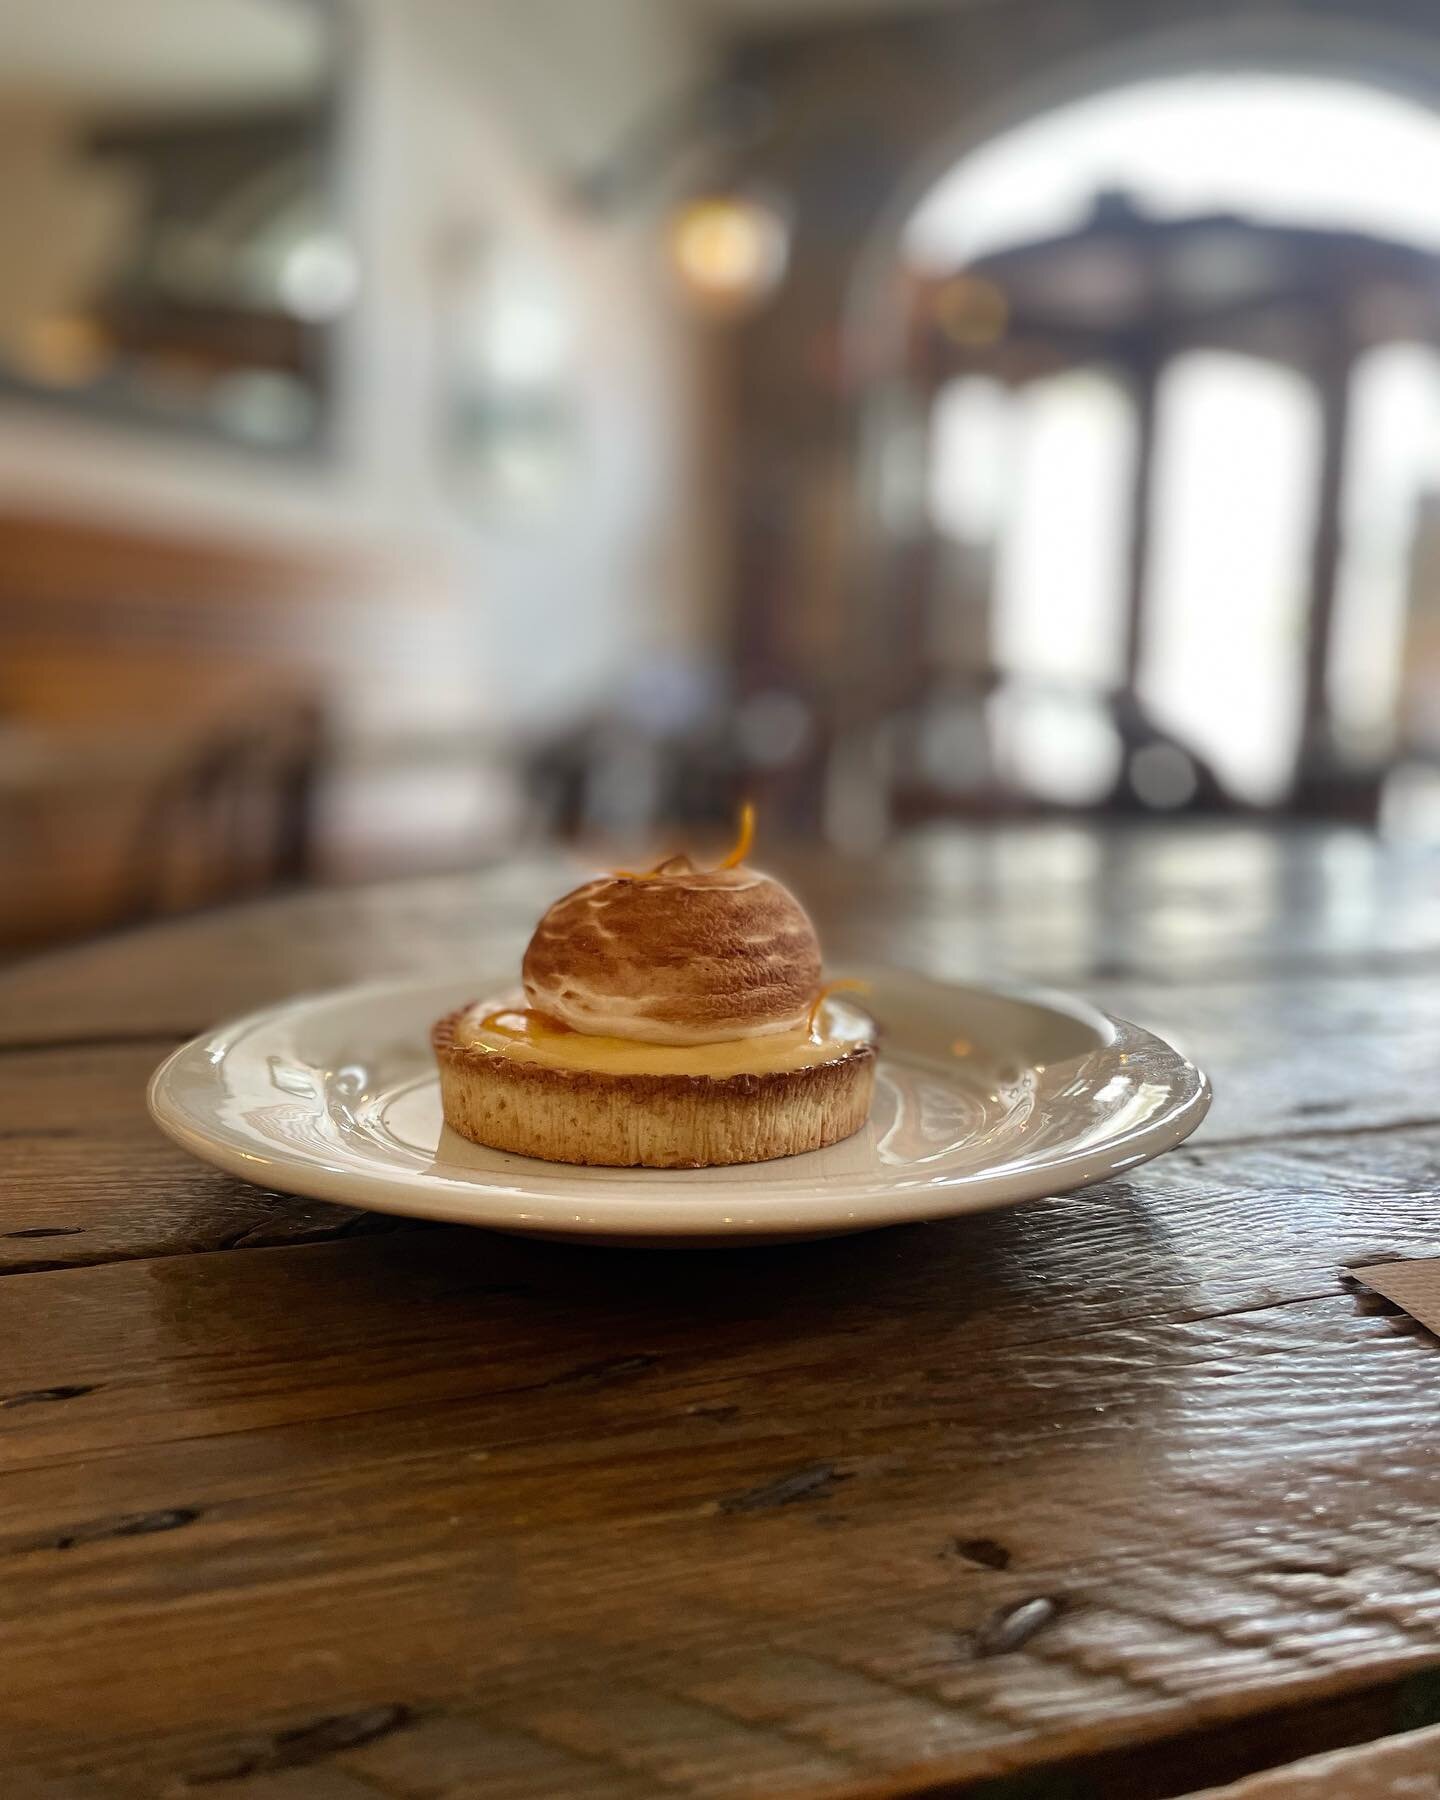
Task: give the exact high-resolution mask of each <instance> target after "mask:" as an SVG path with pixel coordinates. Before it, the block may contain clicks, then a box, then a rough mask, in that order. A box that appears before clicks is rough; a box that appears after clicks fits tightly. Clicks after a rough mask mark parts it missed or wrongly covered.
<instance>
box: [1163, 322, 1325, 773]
mask: <svg viewBox="0 0 1440 1800" xmlns="http://www.w3.org/2000/svg"><path fill="white" fill-rule="evenodd" d="M1318 412H1319V409H1318V403H1317V401H1316V399H1315V396H1314V394H1313V392H1312V390H1311V389H1310V387H1309V386H1308V385H1307V383H1306V382H1304V381H1303V380H1302V379H1301V377H1300V376H1298V375H1295V374H1293V373H1291V372H1290V371H1289V370H1286V369H1282V368H1279V367H1277V366H1276V365H1274V364H1271V363H1262V362H1257V361H1254V360H1252V359H1250V358H1247V357H1241V356H1230V355H1226V354H1222V353H1220V352H1208V351H1207V352H1196V353H1195V354H1193V355H1189V356H1183V357H1181V358H1179V359H1178V360H1177V361H1176V362H1175V363H1173V364H1172V365H1171V367H1170V368H1169V369H1168V370H1167V371H1166V373H1165V376H1164V377H1163V379H1162V382H1161V388H1160V397H1159V430H1158V444H1157V449H1156V459H1157V460H1156V471H1155V490H1156V491H1155V506H1156V511H1155V540H1154V552H1153V555H1152V557H1151V563H1150V571H1149V592H1150V611H1149V618H1148V629H1147V633H1146V646H1145V654H1144V662H1143V667H1142V668H1141V671H1140V682H1139V686H1140V693H1141V697H1142V699H1143V700H1144V701H1145V702H1146V703H1147V705H1148V706H1149V707H1150V709H1151V711H1152V712H1153V713H1154V715H1155V717H1156V719H1157V720H1158V721H1159V722H1160V723H1162V724H1163V725H1165V726H1166V727H1168V729H1169V730H1171V731H1172V732H1174V734H1175V735H1176V736H1177V737H1178V738H1179V739H1180V740H1181V741H1182V742H1183V743H1185V744H1186V745H1188V746H1189V748H1190V749H1192V750H1194V751H1195V752H1196V753H1197V754H1198V755H1200V756H1202V757H1204V758H1206V760H1208V761H1209V762H1210V764H1211V765H1212V767H1213V768H1214V769H1215V772H1216V773H1217V775H1219V777H1220V779H1221V780H1222V781H1224V782H1225V783H1226V785H1227V786H1228V787H1230V788H1231V790H1232V791H1233V792H1234V793H1235V794H1236V795H1238V796H1239V797H1240V798H1242V799H1246V800H1252V801H1257V802H1263V801H1269V800H1274V799H1276V798H1278V797H1279V795H1280V794H1281V793H1282V792H1283V791H1284V788H1285V786H1286V783H1287V782H1288V780H1289V778H1290V775H1291V772H1292V768H1293V762H1294V756H1295V749H1296V743H1297V737H1298V729H1299V712H1300V699H1301V683H1302V672H1303V662H1304V623H1305V619H1304V601H1305V583H1306V579H1307V572H1308V561H1309V551H1310V542H1311V534H1312V531H1313V514H1314V494H1315V488H1316V482H1317V480H1318V455H1319V419H1318Z"/></svg>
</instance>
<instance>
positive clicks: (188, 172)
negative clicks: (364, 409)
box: [0, 0, 357, 448]
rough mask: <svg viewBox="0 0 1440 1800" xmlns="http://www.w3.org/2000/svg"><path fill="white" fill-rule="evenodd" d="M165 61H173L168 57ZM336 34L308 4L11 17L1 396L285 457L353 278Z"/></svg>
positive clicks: (316, 430) (301, 429)
mask: <svg viewBox="0 0 1440 1800" xmlns="http://www.w3.org/2000/svg"><path fill="white" fill-rule="evenodd" d="M157 46H163V54H161V53H160V52H159V51H158V50H157ZM335 58H336V46H335V42H334V28H333V21H332V20H331V16H330V14H329V12H328V11H327V10H326V9H325V8H324V7H323V6H319V5H307V4H302V3H301V0H125V4H124V5H98V6H93V7H88V8H86V9H84V13H83V20H82V15H81V13H80V12H79V11H77V10H76V9H75V8H73V7H66V6H56V5H54V4H52V3H51V0H7V3H6V5H5V6H4V7H3V8H0V266H3V267H4V269H5V282H4V287H3V293H0V387H8V388H10V389H11V390H12V391H16V390H20V391H24V392H28V393H30V394H32V395H35V396H43V397H46V398H50V399H52V400H54V401H56V402H59V403H65V404H69V405H71V406H74V405H77V404H78V405H83V406H87V407H90V408H92V409H99V410H105V411H110V412H113V413H116V414H119V415H123V416H125V417H131V418H144V419H149V420H152V421H157V422H165V423H170V424H174V425H181V426H185V427H190V428H196V427H199V428H203V429H205V430H208V431H210V432H215V433H219V434H221V435H223V436H227V437H230V438H234V439H238V440H240V441H243V442H248V443H251V444H253V445H255V446H256V447H260V448H266V447H280V448H293V447H296V446H299V445H304V444H308V443H311V442H313V441H314V440H315V439H316V438H317V437H318V436H319V434H320V431H321V427H322V423H323V415H324V410H325V403H326V380H325V375H326V368H325V365H326V349H327V345H326V339H327V334H328V330H329V325H330V321H332V320H333V319H334V318H335V317H337V316H338V315H339V314H340V313H341V312H343V311H344V310H345V308H346V307H347V306H348V305H349V303H350V301H351V299H352V297H353V295H354V291H355V287H356V281H357V273H356V267H355V261H354V257H353V254H352V252H351V250H350V247H349V245H348V244H347V243H346V242H345V241H344V239H343V237H342V236H341V235H340V233H339V231H338V230H337V226H336V221H335V218H334V216H333V212H332V208H331V204H330V196H329V191H328V183H327V179H326V159H327V154H328V150H329V140H330V135H331V126H332V89H333V83H334V76H335Z"/></svg>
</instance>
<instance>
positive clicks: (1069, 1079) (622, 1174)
mask: <svg viewBox="0 0 1440 1800" xmlns="http://www.w3.org/2000/svg"><path fill="white" fill-rule="evenodd" d="M866 979H867V980H868V981H869V983H870V992H869V994H868V995H867V996H866V1000H865V1005H866V1007H867V1010H869V1011H870V1012H871V1013H872V1014H873V1016H874V1017H875V1019H876V1020H877V1021H878V1023H879V1025H880V1028H881V1039H882V1048H881V1060H880V1068H879V1074H878V1078H877V1082H876V1095H875V1105H874V1109H873V1111H872V1113H871V1117H870V1122H869V1124H868V1125H867V1126H866V1128H865V1129H864V1130H863V1131H861V1132H859V1133H857V1134H856V1135H855V1136H854V1137H853V1138H849V1139H847V1140H846V1142H844V1143H842V1144H835V1145H832V1146H831V1148H829V1149H828V1150H818V1151H815V1152H813V1153H811V1154H810V1155H806V1156H794V1157H787V1158H785V1159H783V1160H781V1161H778V1162H770V1163H748V1164H742V1165H739V1166H736V1167H732V1168H722V1169H694V1170H682V1171H672V1170H656V1169H597V1168H574V1167H570V1166H568V1165H565V1164H560V1163H543V1162H533V1161H531V1160H529V1159H528V1158H526V1157H520V1156H506V1155H503V1154H501V1153H500V1152H498V1151H492V1150H482V1149H480V1148H478V1147H477V1146H476V1145H474V1144H470V1143H467V1142H466V1141H465V1139H463V1138H460V1137H457V1136H456V1135H455V1134H454V1133H453V1132H451V1131H450V1130H448V1129H447V1128H446V1126H445V1125H444V1122H443V1120H442V1119H441V1116H440V1099H439V1091H438V1086H437V1082H436V1077H435V1068H434V1064H433V1061H432V1059H431V1055H430V1048H429V1029H430V1025H431V1023H432V1021H433V1020H434V1019H436V1018H438V1017H439V1016H440V1015H441V1014H442V1013H445V1012H448V1011H450V1010H451V1009H452V1008H454V1007H455V1006H457V1005H459V1004H462V1003H464V1002H465V1001H466V1000H468V999H470V998H472V997H473V996H474V995H476V994H482V993H486V992H490V991H493V990H494V989H496V988H500V987H503V986H504V985H505V982H504V981H503V979H502V980H500V981H495V980H491V981H488V982H487V981H485V980H483V979H477V980H475V981H473V982H470V983H465V984H459V985H457V984H456V983H455V982H444V983H436V982H433V981H426V982H407V983H405V984H403V985H392V986H386V987H363V988H349V989H346V990H343V991H341V992H338V993H331V994H320V995H316V996H313V997H311V998H307V999H302V1000H294V1001H290V1002H288V1003H286V1004H285V1005H282V1006H276V1007H272V1008H270V1009H268V1010H266V1011H264V1012H258V1013H252V1014H251V1015H250V1017H248V1018H245V1019H241V1020H238V1021H237V1022H236V1023H235V1024H233V1025H228V1026H226V1027H225V1028H224V1029H223V1030H220V1031H217V1032H214V1033H213V1034H211V1035H209V1036H206V1037H200V1038H196V1039H195V1040H194V1041H193V1042H192V1043H189V1044H186V1045H185V1046H183V1047H182V1048H181V1049H179V1050H177V1051H176V1052H175V1053H174V1055H173V1056H171V1057H170V1058H168V1060H167V1061H166V1062H164V1063H162V1064H161V1066H160V1068H159V1069H157V1070H156V1072H155V1075H154V1077H153V1079H152V1081H151V1083H150V1110H151V1113H152V1114H153V1116H154V1118H155V1120H156V1122H157V1123H158V1124H159V1125H160V1127H161V1129H162V1130H164V1131H165V1132H167V1133H168V1134H169V1135H170V1136H171V1137H172V1138H174V1139H175V1141H176V1142H177V1143H179V1144H182V1145H184V1147H185V1148H186V1149H187V1150H190V1151H192V1152H193V1153H194V1154H195V1155H196V1156H198V1157H200V1158H202V1160H204V1161H205V1162H208V1163H213V1164H214V1165H215V1166H216V1167H217V1168H221V1169H225V1170H227V1171H228V1172H229V1173H230V1174H232V1175H239V1176H241V1177H243V1178H244V1179H245V1180H246V1181H253V1182H255V1183H257V1184H258V1185H260V1186H262V1187H268V1188H278V1189H280V1190H281V1191H282V1192H284V1193H291V1194H305V1195H309V1196H312V1197H314V1198H317V1199H322V1200H336V1201H342V1202H344V1203H346V1204H347V1205H350V1206H359V1207H368V1208H370V1209H372V1210H374V1211H377V1212H391V1213H407V1214H413V1215H416V1216H418V1217H421V1218H430V1219H444V1220H449V1221H451V1222H454V1223H459V1224H465V1225H483V1226H488V1227H490V1228H491V1229H493V1230H500V1231H512V1232H523V1233H526V1234H529V1235H534V1236H544V1237H578V1238H583V1239H588V1240H591V1241H608V1242H616V1243H638V1242H662V1243H663V1242H667V1241H668V1242H671V1243H676V1242H686V1243H691V1244H695V1243H714V1244H721V1243H731V1242H735V1241H741V1242H743V1241H746V1240H753V1239H757V1238H766V1237H778V1238H802V1237H823V1236H832V1235H835V1234H838V1233H841V1232H850V1231H868V1230H873V1229H875V1228H877V1227H879V1226H883V1225H898V1224H902V1223H905V1222H907V1221H914V1220H921V1219H939V1218H946V1217H949V1216H950V1215H951V1214H954V1213H964V1212H979V1211H981V1210H983V1209H985V1208H987V1207H992V1206H1008V1205H1011V1204H1013V1203H1014V1202H1015V1201H1017V1200H1029V1199H1034V1198H1037V1197H1039V1196H1041V1195H1046V1194H1056V1193H1063V1192H1065V1191H1066V1190H1067V1189H1070V1188H1075V1187H1080V1186H1082V1185H1083V1184H1085V1183H1086V1182H1091V1181H1097V1180H1099V1179H1100V1178H1101V1177H1103V1176H1106V1175H1113V1174H1115V1173H1117V1172H1118V1171H1119V1170H1122V1169H1129V1168H1133V1167H1134V1165H1135V1164H1137V1163H1142V1162H1145V1161H1146V1160H1147V1159H1148V1158H1150V1157H1152V1156H1155V1155H1158V1154H1159V1152H1160V1151H1162V1150H1168V1149H1169V1148H1170V1146H1171V1145H1173V1144H1178V1143H1179V1142H1180V1140H1181V1139H1182V1138H1184V1137H1187V1136H1188V1135H1189V1134H1190V1132H1192V1131H1193V1130H1194V1129H1195V1127H1196V1126H1197V1125H1198V1124H1199V1123H1200V1121H1201V1119H1203V1118H1204V1116H1205V1113H1206V1111H1207V1109H1208V1108H1209V1105H1210V1088H1209V1084H1208V1082H1207V1081H1206V1079H1205V1077H1204V1076H1203V1075H1202V1074H1201V1073H1200V1071H1199V1070H1198V1069H1197V1068H1196V1067H1195V1065H1194V1064H1193V1063H1191V1062H1188V1061H1187V1060H1186V1059H1185V1058H1184V1057H1183V1056H1182V1055H1180V1053H1179V1052H1178V1051H1176V1050H1173V1049H1172V1048H1171V1047H1170V1046H1169V1045H1168V1044H1166V1043H1164V1042H1163V1041H1162V1040H1161V1039H1159V1038H1157V1037H1154V1036H1152V1035H1151V1034H1150V1033H1149V1032H1147V1031H1142V1030H1141V1029H1140V1028H1139V1027H1138V1026H1135V1025H1128V1024H1126V1023H1124V1022H1123V1021H1122V1020H1119V1019H1112V1018H1110V1017H1109V1016H1108V1015H1106V1014H1105V1013H1101V1012H1097V1011H1096V1010H1095V1009H1094V1008H1092V1007H1090V1006H1087V1005H1085V1004H1084V1003H1083V1002H1082V1001H1079V1000H1072V999H1068V998H1062V997H1060V996H1058V995H1051V994H1044V993H1034V992H1026V991H1023V990H1020V989H1009V990H1001V989H994V988H978V987H976V988H972V987H952V986H948V985H943V984H941V983H939V982H934V981H929V980H926V979H925V978H924V977H922V976H918V975H913V974H909V973H905V972H902V971H899V970H893V969H890V970H875V971H870V972H868V974H867V975H866Z"/></svg>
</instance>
